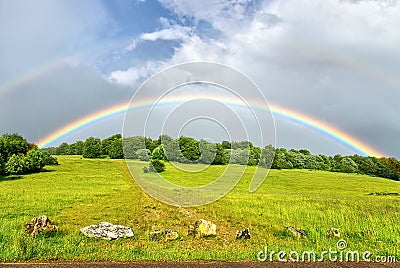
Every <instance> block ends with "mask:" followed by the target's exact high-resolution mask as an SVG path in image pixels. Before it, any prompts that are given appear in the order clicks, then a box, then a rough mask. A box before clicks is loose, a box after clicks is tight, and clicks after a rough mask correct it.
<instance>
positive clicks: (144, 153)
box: [136, 149, 151, 161]
mask: <svg viewBox="0 0 400 268" xmlns="http://www.w3.org/2000/svg"><path fill="white" fill-rule="evenodd" d="M150 156H151V152H150V150H149V149H140V150H137V151H136V157H137V159H139V160H140V161H149V159H150Z"/></svg>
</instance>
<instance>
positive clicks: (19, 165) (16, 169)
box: [5, 154, 26, 175]
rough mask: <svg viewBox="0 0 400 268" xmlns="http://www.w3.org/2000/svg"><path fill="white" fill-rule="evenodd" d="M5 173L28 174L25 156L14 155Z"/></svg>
mask: <svg viewBox="0 0 400 268" xmlns="http://www.w3.org/2000/svg"><path fill="white" fill-rule="evenodd" d="M5 171H6V173H8V174H13V175H15V174H23V173H25V172H26V164H25V157H24V156H23V155H16V154H13V155H12V156H11V157H10V159H8V161H7V163H6V166H5Z"/></svg>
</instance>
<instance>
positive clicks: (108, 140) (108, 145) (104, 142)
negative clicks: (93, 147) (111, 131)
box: [101, 134, 122, 157]
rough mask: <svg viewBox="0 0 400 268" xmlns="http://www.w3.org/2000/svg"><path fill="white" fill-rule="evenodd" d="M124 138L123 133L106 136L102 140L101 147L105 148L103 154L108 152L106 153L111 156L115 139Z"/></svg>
mask: <svg viewBox="0 0 400 268" xmlns="http://www.w3.org/2000/svg"><path fill="white" fill-rule="evenodd" d="M120 139H121V140H122V136H121V134H115V135H112V136H110V137H108V138H105V139H104V140H102V141H101V148H102V150H103V152H102V153H103V154H106V155H109V156H110V157H111V155H110V149H111V144H112V143H113V142H114V141H115V140H120Z"/></svg>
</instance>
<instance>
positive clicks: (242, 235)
mask: <svg viewBox="0 0 400 268" xmlns="http://www.w3.org/2000/svg"><path fill="white" fill-rule="evenodd" d="M242 238H243V239H250V238H251V234H250V231H249V229H244V230H239V231H236V239H242Z"/></svg>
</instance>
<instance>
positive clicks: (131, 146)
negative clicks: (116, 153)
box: [122, 136, 146, 159]
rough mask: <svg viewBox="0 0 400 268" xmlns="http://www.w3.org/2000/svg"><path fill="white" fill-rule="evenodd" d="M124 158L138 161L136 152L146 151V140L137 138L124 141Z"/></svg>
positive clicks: (140, 137)
mask: <svg viewBox="0 0 400 268" xmlns="http://www.w3.org/2000/svg"><path fill="white" fill-rule="evenodd" d="M122 142H123V149H124V156H125V158H128V159H137V156H136V151H137V150H140V149H146V142H145V138H144V137H142V136H135V137H129V138H124V139H123V141H122Z"/></svg>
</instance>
